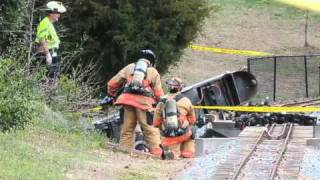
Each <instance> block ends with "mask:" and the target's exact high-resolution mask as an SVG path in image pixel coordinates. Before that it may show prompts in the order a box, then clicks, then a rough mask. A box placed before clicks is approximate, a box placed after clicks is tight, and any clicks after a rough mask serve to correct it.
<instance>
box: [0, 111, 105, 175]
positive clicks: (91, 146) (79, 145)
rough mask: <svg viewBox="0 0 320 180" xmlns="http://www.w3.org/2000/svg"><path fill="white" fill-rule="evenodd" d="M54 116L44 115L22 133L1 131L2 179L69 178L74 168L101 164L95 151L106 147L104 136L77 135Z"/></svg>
mask: <svg viewBox="0 0 320 180" xmlns="http://www.w3.org/2000/svg"><path fill="white" fill-rule="evenodd" d="M52 113H53V112H50V111H49V112H47V113H45V114H44V116H45V118H43V119H39V120H37V121H35V122H34V124H32V125H30V126H27V128H26V129H25V130H23V131H21V130H17V131H14V132H11V133H1V132H0V146H1V148H0V159H1V161H0V179H24V180H43V179H46V180H51V179H52V180H55V179H66V178H67V177H68V173H70V172H71V173H72V171H73V168H74V169H76V168H81V167H83V166H84V165H88V163H91V162H94V163H95V164H99V163H101V162H102V160H103V158H101V155H100V154H95V153H93V151H101V148H102V147H104V146H105V138H104V137H103V136H100V135H98V134H95V133H86V132H85V131H83V132H80V131H76V132H74V131H72V130H71V128H72V127H64V126H63V124H62V123H61V122H62V121H57V120H56V116H52V115H50V114H52ZM65 121H66V122H68V121H69V120H68V119H65ZM58 123H60V125H58Z"/></svg>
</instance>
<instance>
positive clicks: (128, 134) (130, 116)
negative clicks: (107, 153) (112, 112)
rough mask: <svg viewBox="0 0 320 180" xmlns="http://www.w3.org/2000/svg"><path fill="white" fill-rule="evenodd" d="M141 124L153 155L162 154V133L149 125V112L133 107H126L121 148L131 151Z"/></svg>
mask: <svg viewBox="0 0 320 180" xmlns="http://www.w3.org/2000/svg"><path fill="white" fill-rule="evenodd" d="M137 123H139V124H140V126H141V130H142V133H143V135H144V138H145V140H146V141H147V143H148V144H149V145H150V149H151V153H153V151H157V152H155V153H153V154H157V155H158V153H161V152H158V151H161V149H160V146H159V145H160V144H161V140H160V132H159V130H158V129H157V128H155V127H153V126H151V125H148V124H147V112H146V111H144V110H141V109H138V108H135V107H132V106H124V123H123V126H122V130H121V135H120V148H122V149H125V150H127V151H131V150H132V148H133V144H134V137H135V129H136V126H137Z"/></svg>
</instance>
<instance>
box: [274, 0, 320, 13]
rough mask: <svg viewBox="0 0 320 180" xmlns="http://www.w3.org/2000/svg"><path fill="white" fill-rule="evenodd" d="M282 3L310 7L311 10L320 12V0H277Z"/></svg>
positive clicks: (303, 7)
mask: <svg viewBox="0 0 320 180" xmlns="http://www.w3.org/2000/svg"><path fill="white" fill-rule="evenodd" d="M277 1H279V2H282V3H286V4H289V5H292V6H295V7H298V8H302V9H309V10H311V11H317V12H320V1H319V0H277Z"/></svg>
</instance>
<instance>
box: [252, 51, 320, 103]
mask: <svg viewBox="0 0 320 180" xmlns="http://www.w3.org/2000/svg"><path fill="white" fill-rule="evenodd" d="M310 57H320V54H308V55H297V56H264V57H251V58H248V59H247V68H248V72H250V73H252V72H251V70H252V68H251V65H252V63H251V61H258V60H263V59H270V60H272V61H273V66H274V67H273V77H274V78H273V100H274V101H275V100H276V98H277V96H276V94H277V91H276V87H277V59H279V58H303V61H304V76H305V78H304V79H305V96H306V97H309V84H308V66H307V64H308V58H310ZM318 88H319V90H318V91H319V96H320V66H319V87H318Z"/></svg>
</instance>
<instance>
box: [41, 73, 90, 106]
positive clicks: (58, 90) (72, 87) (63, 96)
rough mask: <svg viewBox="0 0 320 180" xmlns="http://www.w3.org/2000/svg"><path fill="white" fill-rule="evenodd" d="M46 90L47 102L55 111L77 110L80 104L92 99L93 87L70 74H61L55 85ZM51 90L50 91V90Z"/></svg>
mask: <svg viewBox="0 0 320 180" xmlns="http://www.w3.org/2000/svg"><path fill="white" fill-rule="evenodd" d="M46 91H47V96H49V97H48V104H49V105H50V107H51V108H52V109H53V110H57V111H64V112H65V111H77V110H78V109H79V108H81V106H82V105H86V104H88V103H89V102H90V101H92V94H94V89H93V88H92V87H90V86H89V85H88V84H87V83H82V82H81V81H78V80H76V79H74V78H72V76H70V75H61V76H60V77H59V80H58V84H57V86H55V87H49V89H47V90H46ZM50 91H51V92H50Z"/></svg>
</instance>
